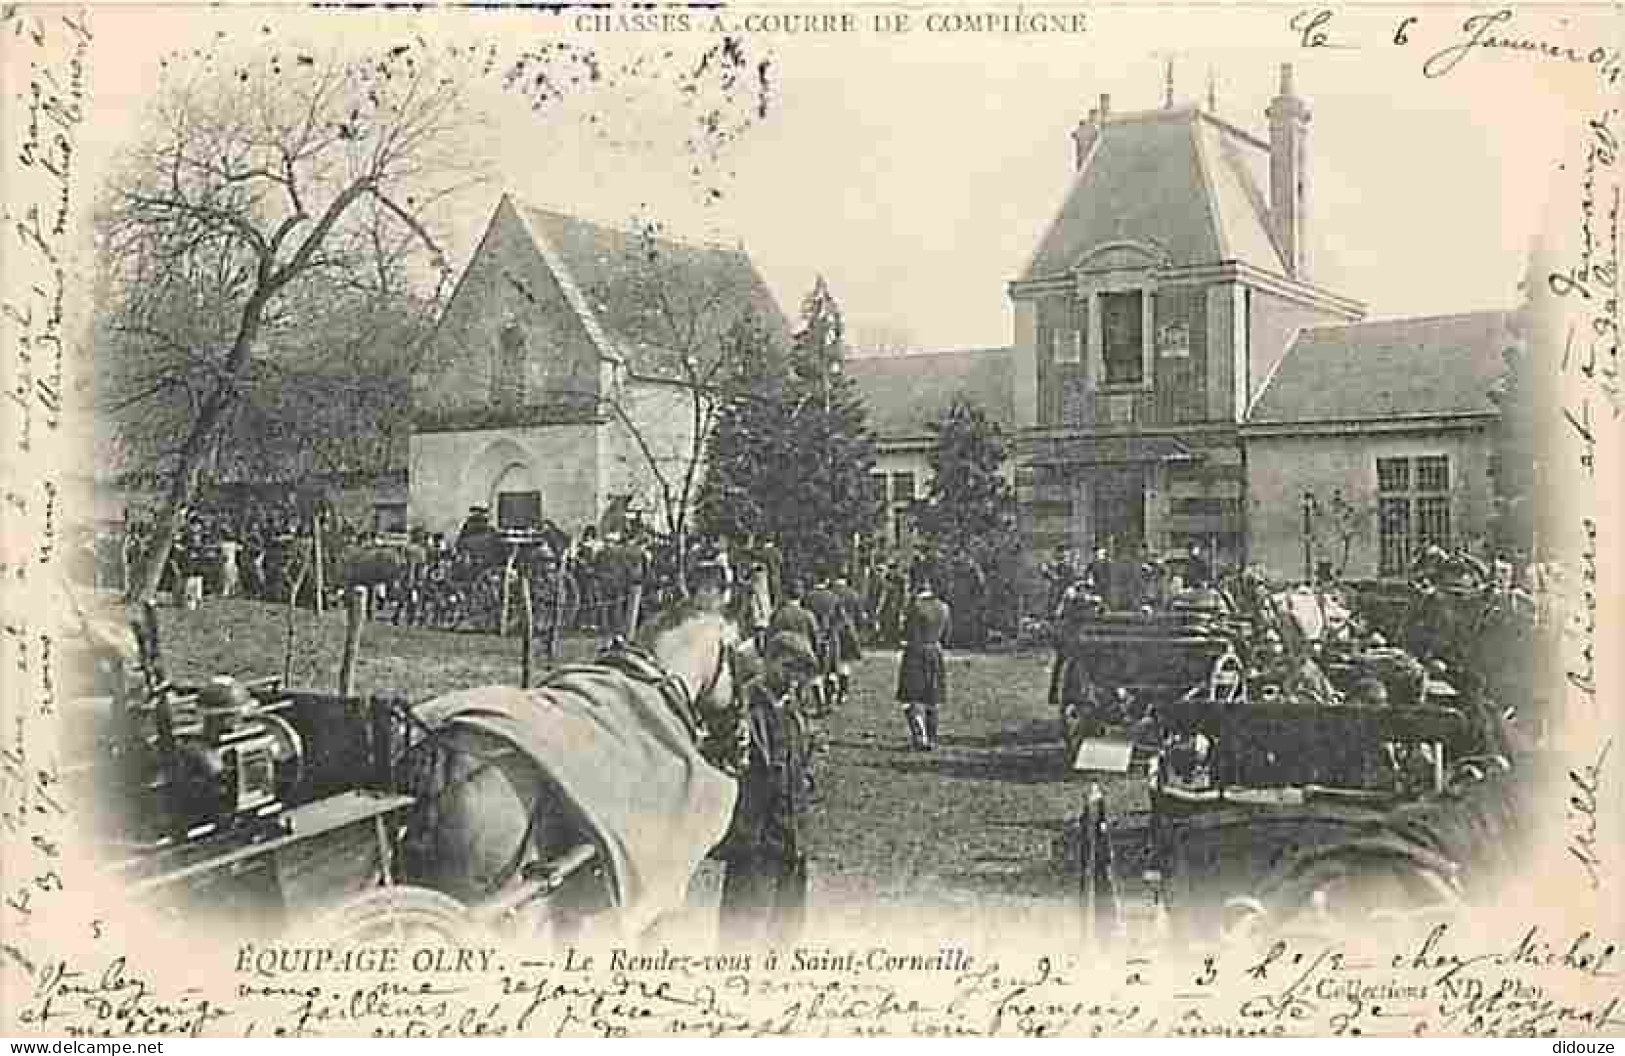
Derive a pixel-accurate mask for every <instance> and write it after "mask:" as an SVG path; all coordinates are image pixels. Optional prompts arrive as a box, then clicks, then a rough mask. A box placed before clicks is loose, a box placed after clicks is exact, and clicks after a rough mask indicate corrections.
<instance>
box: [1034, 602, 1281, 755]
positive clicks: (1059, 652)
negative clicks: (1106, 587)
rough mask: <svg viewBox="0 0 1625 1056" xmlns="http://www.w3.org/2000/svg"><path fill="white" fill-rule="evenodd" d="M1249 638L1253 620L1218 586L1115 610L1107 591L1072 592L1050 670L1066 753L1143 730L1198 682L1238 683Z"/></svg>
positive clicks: (1200, 683) (1200, 684)
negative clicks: (1155, 605) (1100, 593)
mask: <svg viewBox="0 0 1625 1056" xmlns="http://www.w3.org/2000/svg"><path fill="white" fill-rule="evenodd" d="M1249 635H1250V623H1249V620H1248V618H1247V617H1246V616H1245V615H1244V614H1243V613H1241V612H1240V611H1238V609H1237V606H1236V605H1235V603H1234V602H1233V601H1232V600H1231V599H1230V598H1229V597H1228V596H1227V595H1225V594H1223V593H1220V592H1218V591H1212V590H1201V591H1191V592H1188V593H1184V594H1181V595H1179V596H1176V597H1175V598H1173V599H1172V600H1171V601H1170V602H1169V604H1167V605H1166V606H1165V607H1163V608H1160V609H1154V608H1151V607H1149V606H1147V607H1144V608H1140V609H1135V610H1131V611H1115V612H1114V611H1110V610H1108V608H1107V606H1106V603H1105V599H1104V598H1103V597H1101V596H1098V595H1092V594H1084V593H1076V594H1073V595H1072V596H1070V597H1069V598H1068V599H1067V603H1066V605H1065V608H1064V610H1063V613H1062V619H1061V621H1060V626H1059V628H1058V632H1057V637H1056V643H1055V662H1054V666H1053V668H1052V669H1051V675H1050V704H1051V706H1052V707H1054V708H1055V709H1056V713H1057V714H1058V715H1059V717H1060V722H1061V732H1062V735H1063V738H1064V740H1065V742H1066V746H1067V758H1068V759H1072V758H1074V757H1075V755H1076V753H1077V751H1078V749H1079V747H1080V745H1081V744H1082V743H1083V742H1084V741H1085V740H1086V739H1088V738H1094V737H1100V736H1103V735H1105V734H1108V733H1112V732H1116V733H1123V732H1125V731H1127V730H1132V729H1133V728H1135V727H1140V728H1142V729H1143V728H1144V727H1145V724H1146V723H1147V722H1148V720H1150V719H1151V717H1152V716H1154V715H1155V714H1156V713H1157V710H1158V708H1159V707H1161V706H1162V705H1164V704H1167V703H1170V702H1173V701H1177V700H1179V699H1180V698H1182V697H1183V696H1185V694H1186V693H1188V692H1189V691H1190V690H1191V689H1192V688H1193V687H1197V686H1218V685H1233V684H1234V683H1235V682H1236V681H1238V680H1239V677H1240V672H1241V668H1242V667H1243V666H1244V665H1245V663H1246V660H1247V656H1246V650H1247V643H1248V641H1249Z"/></svg>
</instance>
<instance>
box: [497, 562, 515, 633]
mask: <svg viewBox="0 0 1625 1056" xmlns="http://www.w3.org/2000/svg"><path fill="white" fill-rule="evenodd" d="M518 554H519V548H518V547H516V546H510V547H509V548H508V558H507V560H506V561H504V562H502V589H501V590H500V591H498V592H497V636H498V637H500V638H506V637H508V609H509V608H510V607H511V606H512V602H513V587H512V586H511V584H512V583H513V571H514V558H515V557H517V556H518Z"/></svg>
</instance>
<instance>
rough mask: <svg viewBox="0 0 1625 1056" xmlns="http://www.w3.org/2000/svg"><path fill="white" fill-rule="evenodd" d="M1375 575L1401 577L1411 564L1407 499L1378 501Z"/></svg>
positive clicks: (1409, 514)
mask: <svg viewBox="0 0 1625 1056" xmlns="http://www.w3.org/2000/svg"><path fill="white" fill-rule="evenodd" d="M1377 521H1378V527H1379V535H1380V538H1379V539H1378V549H1379V553H1378V555H1377V561H1378V569H1377V573H1378V574H1379V575H1383V576H1402V575H1404V574H1405V571H1406V570H1407V569H1408V568H1409V567H1410V563H1411V504H1410V500H1408V499H1378V500H1377Z"/></svg>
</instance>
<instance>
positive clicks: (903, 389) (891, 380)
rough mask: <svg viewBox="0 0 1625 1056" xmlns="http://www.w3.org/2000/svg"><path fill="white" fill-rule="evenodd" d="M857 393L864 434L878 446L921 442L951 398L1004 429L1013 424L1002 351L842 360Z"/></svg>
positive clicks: (1005, 357)
mask: <svg viewBox="0 0 1625 1056" xmlns="http://www.w3.org/2000/svg"><path fill="white" fill-rule="evenodd" d="M845 370H846V372H847V374H848V375H850V376H851V377H852V379H853V380H854V381H856V382H857V383H858V387H859V388H860V389H861V390H862V391H863V396H864V399H865V401H866V402H867V403H868V406H869V428H871V429H873V430H874V432H875V433H876V435H878V436H879V437H880V438H881V439H883V440H898V439H904V438H909V437H921V436H927V435H929V434H930V431H931V423H932V422H933V421H935V420H936V419H937V418H938V417H939V416H940V415H941V414H942V412H943V411H945V410H947V409H948V405H949V404H951V403H952V402H953V400H954V397H955V396H960V395H962V396H964V397H965V398H966V399H968V400H970V401H973V402H975V403H978V404H980V405H981V406H982V408H983V409H984V410H986V411H987V414H988V417H989V418H991V419H992V420H993V421H995V422H997V423H998V424H999V425H1001V426H1003V427H1004V428H1006V429H1008V428H1010V425H1011V423H1012V422H1013V421H1014V420H1015V409H1014V403H1015V397H1014V395H1013V393H1012V391H1011V387H1010V379H1011V369H1010V350H1009V349H1008V348H985V349H967V350H963V351H957V352H935V353H931V354H927V355H911V356H864V357H862V358H854V359H848V360H847V361H846V364H845Z"/></svg>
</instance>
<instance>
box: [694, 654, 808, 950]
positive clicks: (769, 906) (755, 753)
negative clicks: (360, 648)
mask: <svg viewBox="0 0 1625 1056" xmlns="http://www.w3.org/2000/svg"><path fill="white" fill-rule="evenodd" d="M818 666H819V663H818V654H817V653H816V652H814V651H813V646H812V642H811V641H810V640H809V639H808V638H807V636H806V635H804V634H800V633H798V632H796V631H775V632H773V633H772V634H770V635H769V636H768V638H767V641H766V644H765V646H764V648H763V649H762V651H761V654H760V661H759V666H758V669H757V671H756V672H755V673H754V674H753V675H752V676H751V677H749V678H748V679H747V680H746V681H745V682H744V684H743V686H742V690H743V695H744V700H745V702H746V704H745V707H746V714H747V716H748V721H749V725H750V748H749V761H748V763H747V764H746V766H745V767H744V770H743V772H742V773H741V775H740V778H739V803H738V806H737V807H736V808H735V810H734V817H733V822H732V824H731V825H730V827H729V830H728V835H727V837H726V839H725V840H724V841H723V844H722V846H721V847H719V848H718V850H717V857H719V858H721V859H722V860H723V861H724V862H725V863H726V864H727V869H726V872H725V873H724V876H723V882H722V897H721V904H720V906H719V911H718V912H719V918H720V921H719V923H720V925H721V928H722V931H723V938H724V941H725V942H727V943H729V944H730V945H733V946H741V947H742V946H748V945H752V944H753V942H754V940H756V939H757V938H759V937H762V936H761V934H760V933H761V932H762V931H763V930H765V931H766V932H767V935H766V938H767V940H768V941H770V942H773V943H777V944H780V945H784V944H788V943H791V942H794V941H795V938H796V933H797V932H798V931H799V929H800V927H801V919H802V915H803V913H804V912H805V909H806V904H807V854H806V851H805V849H804V846H803V841H802V834H801V825H800V819H801V815H802V813H803V812H804V811H805V809H806V805H807V793H808V790H809V788H810V785H811V779H810V774H809V770H808V744H807V736H806V727H805V722H804V720H803V718H802V716H801V714H800V710H799V708H800V706H799V704H798V703H797V695H798V689H799V687H800V685H801V683H802V682H803V681H804V680H805V679H808V678H811V677H812V676H813V675H814V674H816V673H817V671H818Z"/></svg>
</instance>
